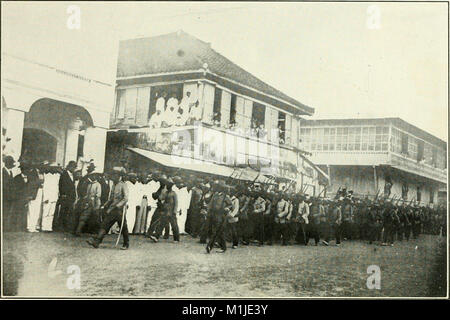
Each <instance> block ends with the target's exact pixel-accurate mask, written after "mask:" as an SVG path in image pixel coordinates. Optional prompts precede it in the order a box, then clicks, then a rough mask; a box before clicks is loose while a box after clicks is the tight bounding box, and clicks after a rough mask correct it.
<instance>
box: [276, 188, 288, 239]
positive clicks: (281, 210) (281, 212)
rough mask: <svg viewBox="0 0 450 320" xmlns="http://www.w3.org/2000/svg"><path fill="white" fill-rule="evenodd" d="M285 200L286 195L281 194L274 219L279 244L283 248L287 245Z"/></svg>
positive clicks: (286, 206) (286, 205) (286, 202)
mask: <svg viewBox="0 0 450 320" xmlns="http://www.w3.org/2000/svg"><path fill="white" fill-rule="evenodd" d="M286 198H287V196H286V194H284V193H283V194H281V198H280V200H279V201H278V203H277V215H276V217H275V222H276V223H277V228H278V229H279V233H281V240H282V242H281V244H282V245H283V246H287V245H288V244H289V226H288V222H289V221H288V215H289V202H288V201H287V199H286Z"/></svg>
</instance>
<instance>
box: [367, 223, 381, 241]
mask: <svg viewBox="0 0 450 320" xmlns="http://www.w3.org/2000/svg"><path fill="white" fill-rule="evenodd" d="M380 234H381V227H380V225H378V224H370V225H369V242H370V243H372V242H373V241H378V240H379V238H380Z"/></svg>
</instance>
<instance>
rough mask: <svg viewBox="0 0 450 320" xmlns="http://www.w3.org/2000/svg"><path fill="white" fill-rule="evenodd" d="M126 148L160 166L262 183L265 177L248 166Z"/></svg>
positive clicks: (265, 179)
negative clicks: (226, 164)
mask: <svg viewBox="0 0 450 320" xmlns="http://www.w3.org/2000/svg"><path fill="white" fill-rule="evenodd" d="M127 149H128V150H130V151H132V152H134V153H136V154H138V155H140V156H143V157H145V158H147V159H149V160H151V161H154V162H157V163H158V164H160V165H162V166H166V167H169V168H176V169H183V170H188V171H196V172H202V173H207V174H211V175H217V176H222V177H227V178H228V177H231V178H234V179H238V180H244V181H252V182H259V183H263V182H265V181H267V178H266V177H265V176H263V175H261V174H260V173H259V172H258V171H256V170H254V169H252V168H250V167H244V168H242V167H228V166H225V165H219V164H216V163H213V162H210V161H204V160H199V159H193V158H189V157H183V156H179V155H173V154H164V153H160V152H155V151H149V150H144V149H140V148H127Z"/></svg>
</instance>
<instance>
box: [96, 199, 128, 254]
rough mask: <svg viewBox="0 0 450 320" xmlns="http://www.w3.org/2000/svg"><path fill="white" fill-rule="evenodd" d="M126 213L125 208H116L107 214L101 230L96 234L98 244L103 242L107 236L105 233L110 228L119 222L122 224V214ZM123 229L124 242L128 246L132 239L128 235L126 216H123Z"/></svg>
mask: <svg viewBox="0 0 450 320" xmlns="http://www.w3.org/2000/svg"><path fill="white" fill-rule="evenodd" d="M124 214H125V213H124V212H123V208H114V209H113V210H112V211H111V212H110V213H108V214H106V215H105V217H104V219H103V221H102V223H101V225H100V231H99V232H98V234H97V235H96V236H95V238H94V239H95V241H96V242H97V244H100V243H102V241H103V238H104V237H105V234H107V233H108V231H109V229H111V227H112V226H113V225H114V224H115V223H116V222H117V223H118V224H119V226H120V224H121V223H122V215H124ZM121 229H122V233H121V234H122V236H123V244H124V245H125V246H128V245H129V243H130V239H129V236H128V225H127V219H126V216H124V217H123V225H122V227H121Z"/></svg>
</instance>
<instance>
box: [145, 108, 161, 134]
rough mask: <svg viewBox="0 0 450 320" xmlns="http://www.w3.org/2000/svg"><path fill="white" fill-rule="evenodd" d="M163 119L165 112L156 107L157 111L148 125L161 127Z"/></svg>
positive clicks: (154, 127)
mask: <svg viewBox="0 0 450 320" xmlns="http://www.w3.org/2000/svg"><path fill="white" fill-rule="evenodd" d="M162 120H163V112H162V111H161V110H160V109H156V112H155V113H154V114H153V115H152V116H151V118H150V121H149V122H148V126H149V127H150V128H152V129H156V128H161V123H162Z"/></svg>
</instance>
